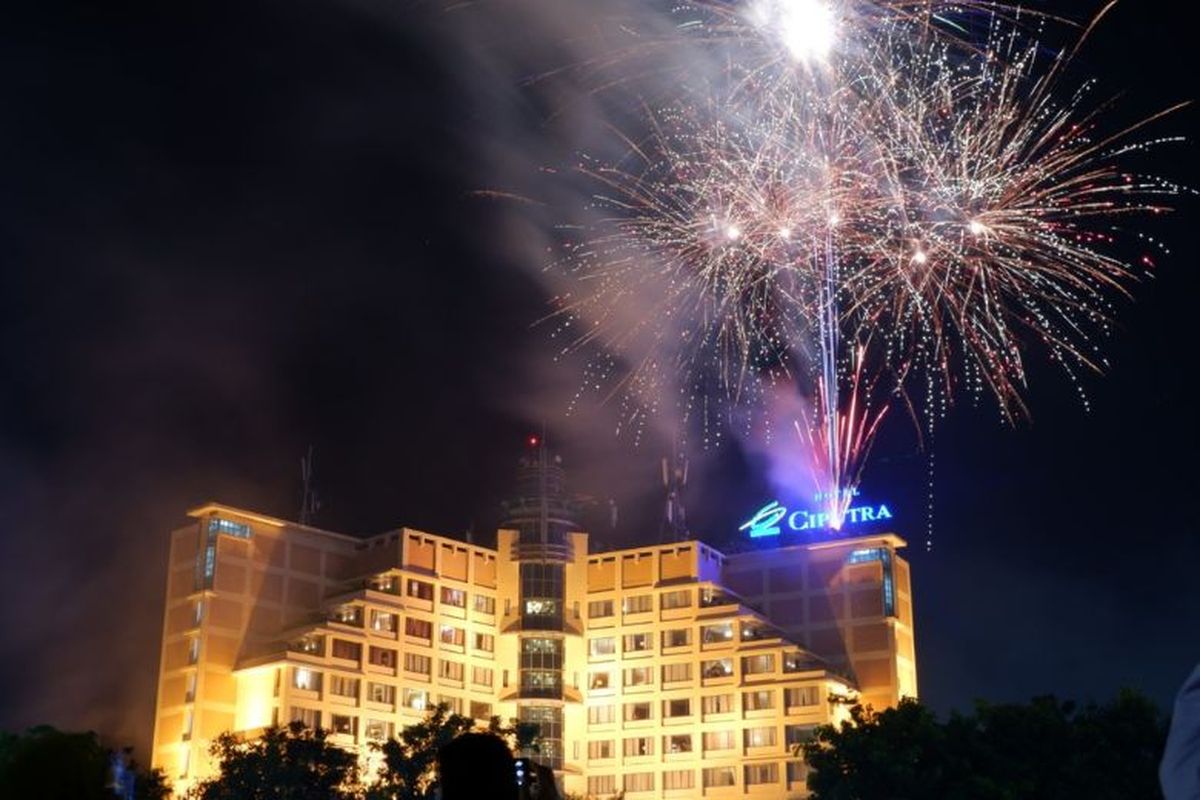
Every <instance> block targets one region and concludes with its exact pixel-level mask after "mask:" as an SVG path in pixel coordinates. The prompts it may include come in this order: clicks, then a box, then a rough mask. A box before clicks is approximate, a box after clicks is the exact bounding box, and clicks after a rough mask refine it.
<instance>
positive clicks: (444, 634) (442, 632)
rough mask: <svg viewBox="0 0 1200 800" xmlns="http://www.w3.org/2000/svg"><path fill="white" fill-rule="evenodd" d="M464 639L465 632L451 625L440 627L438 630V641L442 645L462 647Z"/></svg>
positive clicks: (465, 636)
mask: <svg viewBox="0 0 1200 800" xmlns="http://www.w3.org/2000/svg"><path fill="white" fill-rule="evenodd" d="M466 638H467V635H466V632H465V631H463V629H462V628H456V627H455V626H453V625H442V626H441V627H440V628H438V639H439V640H440V641H441V643H442V644H449V645H454V646H456V647H462V646H463V644H464V643H465V641H466Z"/></svg>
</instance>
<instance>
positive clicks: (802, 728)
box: [783, 725, 816, 750]
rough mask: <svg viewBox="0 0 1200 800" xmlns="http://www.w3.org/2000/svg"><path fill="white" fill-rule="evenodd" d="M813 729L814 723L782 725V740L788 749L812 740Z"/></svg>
mask: <svg viewBox="0 0 1200 800" xmlns="http://www.w3.org/2000/svg"><path fill="white" fill-rule="evenodd" d="M815 730H816V726H815V725H785V726H784V727H783V740H784V742H785V743H786V744H787V746H788V749H789V750H790V749H791V748H793V747H797V746H798V745H802V744H804V743H805V742H808V741H810V740H812V738H813V732H814V731H815Z"/></svg>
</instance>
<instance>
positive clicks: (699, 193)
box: [556, 0, 1183, 527]
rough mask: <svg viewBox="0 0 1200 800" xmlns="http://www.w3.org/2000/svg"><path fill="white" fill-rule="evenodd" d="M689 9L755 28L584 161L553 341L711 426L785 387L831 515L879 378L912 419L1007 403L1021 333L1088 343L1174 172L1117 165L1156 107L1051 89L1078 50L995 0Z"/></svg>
mask: <svg viewBox="0 0 1200 800" xmlns="http://www.w3.org/2000/svg"><path fill="white" fill-rule="evenodd" d="M681 8H682V9H683V11H680V12H678V13H684V12H688V13H694V14H695V15H696V21H695V22H694V23H689V24H687V25H684V26H682V28H683V30H684V31H685V32H686V33H687V34H688V35H692V36H694V35H695V32H696V31H700V33H701V34H702V36H703V37H707V38H708V40H711V41H713V42H716V43H718V44H719V45H721V46H722V47H725V48H727V49H730V48H731V47H732V50H736V49H737V48H738V47H746V48H755V52H754V53H753V54H752V55H749V56H747V57H746V58H745V59H742V60H737V59H730V60H729V63H730V64H731V66H730V67H729V68H728V69H727V70H726V71H725V83H724V85H723V87H722V88H721V89H720V90H719V91H717V90H714V89H713V87H712V86H711V85H708V84H706V86H705V89H704V91H703V93H702V94H701V95H700V96H699V97H694V96H691V95H688V99H683V100H678V101H676V102H674V103H672V104H670V105H669V106H667V107H665V108H660V109H658V110H654V111H652V112H651V113H650V114H649V115H648V117H647V119H646V120H645V121H644V122H645V127H646V129H647V131H648V132H647V133H646V135H644V136H640V137H632V136H629V137H627V138H626V141H627V143H628V152H627V155H626V156H625V158H624V159H622V160H619V161H616V162H602V161H598V160H593V159H584V160H583V161H582V163H581V165H580V168H579V169H580V172H582V173H583V174H584V175H585V176H586V177H587V178H588V180H589V181H590V182H591V184H592V186H593V187H594V192H593V199H594V202H593V211H594V217H593V219H591V220H590V221H589V224H588V225H587V226H585V227H584V228H583V231H584V234H585V235H583V236H582V237H581V238H580V239H578V240H575V241H572V242H571V243H569V245H568V248H567V256H566V258H565V259H564V260H563V262H562V264H563V266H564V267H565V269H566V271H567V272H568V273H569V274H570V275H571V276H572V277H574V278H575V279H577V280H576V284H575V286H576V287H577V290H573V291H571V292H570V293H565V294H564V295H562V296H561V297H560V298H559V301H560V303H559V308H558V310H557V314H556V317H557V318H558V319H559V320H560V323H561V326H562V327H563V328H564V329H566V328H569V329H570V330H571V331H572V332H573V333H572V334H571V336H570V337H569V341H570V342H571V344H570V345H569V346H568V347H567V348H566V349H567V350H570V349H572V348H578V347H582V346H585V345H588V344H592V343H597V344H599V345H600V346H601V349H602V351H603V353H604V355H603V356H602V357H601V358H600V359H599V360H598V361H597V362H593V366H592V367H590V368H589V369H590V370H592V372H591V374H589V376H588V381H589V382H590V383H592V384H593V385H599V384H601V383H606V384H608V385H609V386H610V387H611V389H612V391H613V392H614V393H616V394H620V395H621V396H622V397H624V398H625V399H626V402H627V409H629V419H630V420H631V421H640V420H642V419H644V418H645V416H646V415H647V414H649V413H653V412H656V411H659V410H662V404H663V403H664V402H669V403H670V404H671V405H673V406H674V409H673V410H675V411H677V412H679V414H680V416H681V417H682V419H683V420H684V421H685V422H687V421H690V420H692V418H693V415H695V414H697V413H699V414H700V418H701V420H702V423H703V427H704V428H705V430H706V431H710V430H711V431H715V432H714V433H712V434H710V435H709V436H707V437H706V444H708V443H713V442H714V441H716V440H719V437H720V432H719V431H720V427H721V426H722V425H725V424H728V423H729V420H730V419H732V418H733V415H732V414H731V413H730V412H731V410H732V409H735V408H750V409H754V408H755V407H760V408H761V407H762V406H763V405H764V401H765V400H766V399H767V398H768V397H769V396H770V395H771V394H772V393H773V392H777V391H780V390H783V391H792V392H799V393H800V394H802V395H803V396H805V397H807V398H809V400H810V404H809V405H810V407H811V408H812V411H811V413H806V414H805V415H804V418H803V419H801V420H795V421H794V422H795V424H796V429H797V431H798V432H799V434H800V436H801V439H802V440H803V441H804V442H805V443H806V445H807V446H808V448H809V450H810V451H811V453H812V466H813V472H814V482H815V484H816V486H817V494H818V496H819V497H822V498H824V499H825V501H826V502H827V503H828V505H827V507H826V510H827V513H828V515H829V518H830V519H831V520H833V522H834V526H835V527H836V526H837V523H838V521H840V520H841V518H842V515H843V514H844V513H845V503H847V502H848V500H849V497H851V496H852V493H853V489H854V487H855V486H856V485H857V483H858V480H859V478H860V477H861V474H862V466H863V463H864V460H865V458H866V455H867V453H868V452H869V450H870V447H871V443H872V441H873V439H874V437H875V435H876V433H877V432H878V430H879V427H880V424H881V422H882V420H883V418H884V415H885V413H886V411H887V402H884V403H882V404H881V403H880V402H879V400H878V399H877V398H878V396H877V395H876V388H877V387H880V392H879V396H883V397H886V398H888V400H890V399H891V398H892V397H904V398H906V400H907V392H908V391H909V390H910V388H912V387H913V386H919V387H920V390H921V391H923V392H924V393H925V394H926V401H925V403H924V405H923V406H922V407H923V408H924V409H925V410H926V412H927V413H928V415H929V419H928V420H927V421H929V422H931V421H932V420H931V418H932V417H933V416H936V414H937V413H938V409H940V408H944V406H945V403H946V402H947V401H948V400H949V399H950V398H952V397H953V396H954V395H955V394H956V393H958V392H959V391H961V390H964V389H965V390H966V391H969V392H972V393H975V394H977V395H981V394H984V393H990V394H992V395H994V397H995V398H996V399H997V401H998V403H999V407H1000V408H1001V410H1002V412H1003V414H1004V415H1005V416H1006V417H1007V418H1008V419H1010V420H1012V419H1014V418H1015V417H1017V416H1019V415H1020V414H1022V413H1024V411H1025V406H1024V399H1023V398H1024V393H1025V389H1026V385H1027V372H1026V366H1025V353H1026V352H1027V351H1028V349H1029V347H1030V346H1031V345H1037V346H1038V347H1040V348H1042V349H1043V350H1044V351H1045V352H1046V353H1047V354H1048V355H1049V357H1050V358H1051V359H1052V360H1054V361H1056V362H1058V363H1060V364H1061V365H1062V366H1063V367H1064V368H1065V369H1066V370H1067V372H1068V373H1069V374H1070V375H1072V376H1074V375H1075V373H1076V372H1077V371H1078V370H1080V369H1101V368H1102V367H1103V365H1104V361H1103V355H1102V353H1101V352H1100V346H1099V342H1100V340H1101V339H1102V338H1103V336H1104V334H1106V333H1107V331H1108V328H1109V325H1110V319H1111V302H1112V300H1111V299H1112V298H1113V297H1116V296H1120V295H1122V294H1125V293H1127V292H1128V291H1129V289H1130V287H1131V285H1132V284H1133V283H1134V282H1135V281H1136V280H1137V279H1138V277H1139V276H1140V275H1141V274H1142V273H1143V272H1144V271H1145V268H1146V265H1147V264H1149V263H1150V259H1149V256H1148V254H1146V253H1143V252H1140V251H1137V252H1134V251H1133V250H1130V249H1129V248H1128V246H1127V245H1126V244H1124V243H1123V241H1122V234H1123V233H1125V231H1126V230H1127V228H1126V225H1127V222H1126V221H1127V220H1131V219H1133V218H1135V217H1137V216H1139V215H1153V214H1158V213H1162V212H1164V211H1166V210H1167V203H1168V202H1169V200H1170V199H1171V198H1172V197H1173V196H1175V195H1177V194H1179V193H1180V192H1181V191H1183V190H1182V189H1181V188H1180V187H1178V186H1176V185H1174V184H1172V183H1170V182H1168V181H1165V180H1161V179H1156V178H1151V177H1146V176H1143V175H1140V174H1137V173H1134V172H1132V171H1130V170H1129V169H1127V168H1124V167H1123V166H1122V165H1123V163H1124V162H1125V161H1126V160H1127V159H1128V157H1129V156H1130V154H1131V153H1132V152H1133V151H1136V150H1138V149H1141V148H1143V147H1145V146H1146V145H1147V144H1148V143H1139V142H1136V141H1133V140H1132V138H1131V136H1132V134H1134V133H1135V132H1136V131H1138V130H1139V129H1140V128H1141V127H1142V126H1143V125H1144V124H1146V123H1148V122H1151V121H1153V120H1154V119H1156V118H1157V115H1156V117H1152V118H1150V119H1149V120H1145V121H1143V122H1141V123H1138V124H1136V125H1133V126H1126V127H1120V126H1118V127H1116V128H1115V129H1106V126H1105V124H1104V122H1105V114H1106V112H1107V110H1108V109H1107V104H1103V103H1101V104H1096V105H1093V106H1089V105H1088V104H1087V98H1088V96H1089V95H1088V89H1089V88H1090V86H1089V84H1086V83H1085V84H1084V86H1083V87H1082V88H1081V89H1080V90H1078V91H1076V92H1074V93H1071V94H1068V95H1065V96H1064V95H1062V94H1060V92H1059V89H1060V88H1061V85H1062V81H1063V75H1064V73H1065V70H1066V65H1067V64H1069V62H1070V56H1069V55H1068V54H1060V55H1059V56H1056V57H1041V58H1039V56H1038V53H1039V52H1041V51H1042V47H1041V44H1040V43H1039V42H1038V41H1037V40H1036V39H1035V38H1034V37H1033V36H1031V35H1030V33H1029V31H1027V30H1025V29H1024V28H1023V27H1022V26H1021V25H1018V24H1017V23H1016V22H1015V21H1014V20H1015V18H1016V17H1017V16H1020V12H1017V11H1011V10H1010V9H1009V7H1007V6H1005V7H1001V6H996V5H993V4H985V3H958V4H941V3H936V2H891V3H889V2H884V3H875V4H869V3H857V4H854V3H852V4H838V5H831V4H828V3H826V2H825V1H824V0H758V1H757V2H751V3H748V4H746V5H733V4H726V3H716V2H713V3H707V2H704V3H690V4H686V5H684V6H682V7H681ZM951 11H953V12H954V14H958V15H959V18H961V19H965V20H967V21H968V22H970V25H965V24H958V23H956V22H954V21H953V20H954V17H953V16H952V15H951V13H950V12H951ZM981 26H982V28H983V29H984V34H983V35H981V36H975V35H974V32H975V31H976V30H978V29H979V28H980V27H981ZM731 43H732V45H731ZM965 45H969V46H965ZM684 94H688V92H687V91H686V90H685V91H684ZM1060 98H1063V99H1060ZM1106 130H1109V132H1106ZM1161 141H1169V140H1161ZM1127 238H1128V237H1127ZM1133 241H1134V242H1135V243H1137V242H1138V239H1137V235H1136V233H1134V235H1133ZM907 404H908V406H909V408H916V407H917V406H916V405H914V404H913V403H912V402H911V401H909V402H908V403H907ZM918 405H919V404H918ZM914 416H915V417H918V418H919V416H920V415H919V414H918V413H917V412H914ZM742 418H743V419H750V418H751V415H744V416H743V417H742ZM714 423H716V425H715V427H714ZM766 427H767V429H768V430H769V429H770V425H769V424H768V425H767V426H766Z"/></svg>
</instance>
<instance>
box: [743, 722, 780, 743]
mask: <svg viewBox="0 0 1200 800" xmlns="http://www.w3.org/2000/svg"><path fill="white" fill-rule="evenodd" d="M774 746H775V727H774V726H771V727H769V728H746V747H774Z"/></svg>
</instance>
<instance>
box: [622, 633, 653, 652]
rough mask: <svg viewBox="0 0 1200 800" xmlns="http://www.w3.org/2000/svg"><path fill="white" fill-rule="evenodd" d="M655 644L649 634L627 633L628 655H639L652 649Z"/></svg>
mask: <svg viewBox="0 0 1200 800" xmlns="http://www.w3.org/2000/svg"><path fill="white" fill-rule="evenodd" d="M651 647H653V643H652V642H651V639H650V634H649V633H627V634H625V639H624V650H625V652H626V653H638V652H643V651H646V650H649V649H651Z"/></svg>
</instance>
